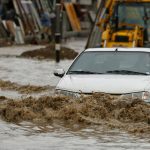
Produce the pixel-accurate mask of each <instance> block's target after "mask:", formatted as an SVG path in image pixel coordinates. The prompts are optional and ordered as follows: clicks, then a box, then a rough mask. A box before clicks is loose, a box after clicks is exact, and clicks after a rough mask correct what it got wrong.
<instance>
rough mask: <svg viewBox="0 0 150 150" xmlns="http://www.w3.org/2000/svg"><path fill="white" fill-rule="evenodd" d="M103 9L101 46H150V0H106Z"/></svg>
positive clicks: (100, 23)
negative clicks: (149, 44)
mask: <svg viewBox="0 0 150 150" xmlns="http://www.w3.org/2000/svg"><path fill="white" fill-rule="evenodd" d="M102 1H104V0H102ZM101 10H102V11H101V14H100V19H99V21H98V23H97V26H98V27H99V29H100V30H101V32H102V34H101V47H149V46H147V44H148V43H149V35H150V0H106V1H105V4H104V7H103V8H102V9H101Z"/></svg>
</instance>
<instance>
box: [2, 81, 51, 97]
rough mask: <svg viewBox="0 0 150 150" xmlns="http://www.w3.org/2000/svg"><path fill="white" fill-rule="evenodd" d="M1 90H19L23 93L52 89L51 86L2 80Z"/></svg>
mask: <svg viewBox="0 0 150 150" xmlns="http://www.w3.org/2000/svg"><path fill="white" fill-rule="evenodd" d="M0 89H1V90H13V91H18V92H19V93H21V94H30V93H40V92H44V91H48V90H50V89H52V87H50V86H33V85H19V84H17V83H12V82H10V81H3V80H0Z"/></svg>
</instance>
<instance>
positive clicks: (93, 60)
mask: <svg viewBox="0 0 150 150" xmlns="http://www.w3.org/2000/svg"><path fill="white" fill-rule="evenodd" d="M106 73H107V74H108V73H110V74H134V75H135V74H139V75H142V74H143V75H144V74H145V75H149V74H150V53H148V52H119V51H117V52H102V51H95V52H84V53H82V54H81V55H80V56H79V57H78V58H77V59H76V61H75V62H74V63H73V64H72V66H71V67H70V69H69V71H68V74H106Z"/></svg>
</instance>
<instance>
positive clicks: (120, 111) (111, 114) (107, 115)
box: [0, 93, 150, 135]
mask: <svg viewBox="0 0 150 150" xmlns="http://www.w3.org/2000/svg"><path fill="white" fill-rule="evenodd" d="M0 116H1V118H2V119H3V120H5V121H8V122H13V123H19V122H22V121H30V122H33V123H35V124H46V125H48V124H50V123H51V122H52V121H54V120H60V121H65V122H67V124H70V125H74V124H76V123H78V124H86V125H88V124H97V125H101V126H104V127H105V126H107V127H109V128H111V129H114V128H117V129H121V130H125V131H128V132H130V133H134V134H147V135H150V105H149V104H147V103H145V102H143V101H142V100H140V99H126V98H119V99H116V97H113V96H111V95H108V94H103V93H97V94H93V95H92V96H88V97H81V98H79V99H71V98H69V97H59V96H57V97H46V96H45V97H40V98H38V99H35V98H33V97H29V98H27V99H23V100H9V101H7V103H5V104H4V103H2V104H0Z"/></svg>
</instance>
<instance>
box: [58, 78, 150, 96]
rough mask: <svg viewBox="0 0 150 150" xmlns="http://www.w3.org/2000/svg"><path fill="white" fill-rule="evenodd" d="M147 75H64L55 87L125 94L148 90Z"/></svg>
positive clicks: (76, 90)
mask: <svg viewBox="0 0 150 150" xmlns="http://www.w3.org/2000/svg"><path fill="white" fill-rule="evenodd" d="M149 83H150V77H149V76H142V75H139V76H138V75H66V76H65V77H63V78H62V79H61V81H60V82H59V83H58V85H57V87H56V89H61V90H67V91H72V92H81V93H93V92H104V93H110V94H125V93H132V92H141V91H145V90H150V87H149V86H148V85H150V84H149Z"/></svg>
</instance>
